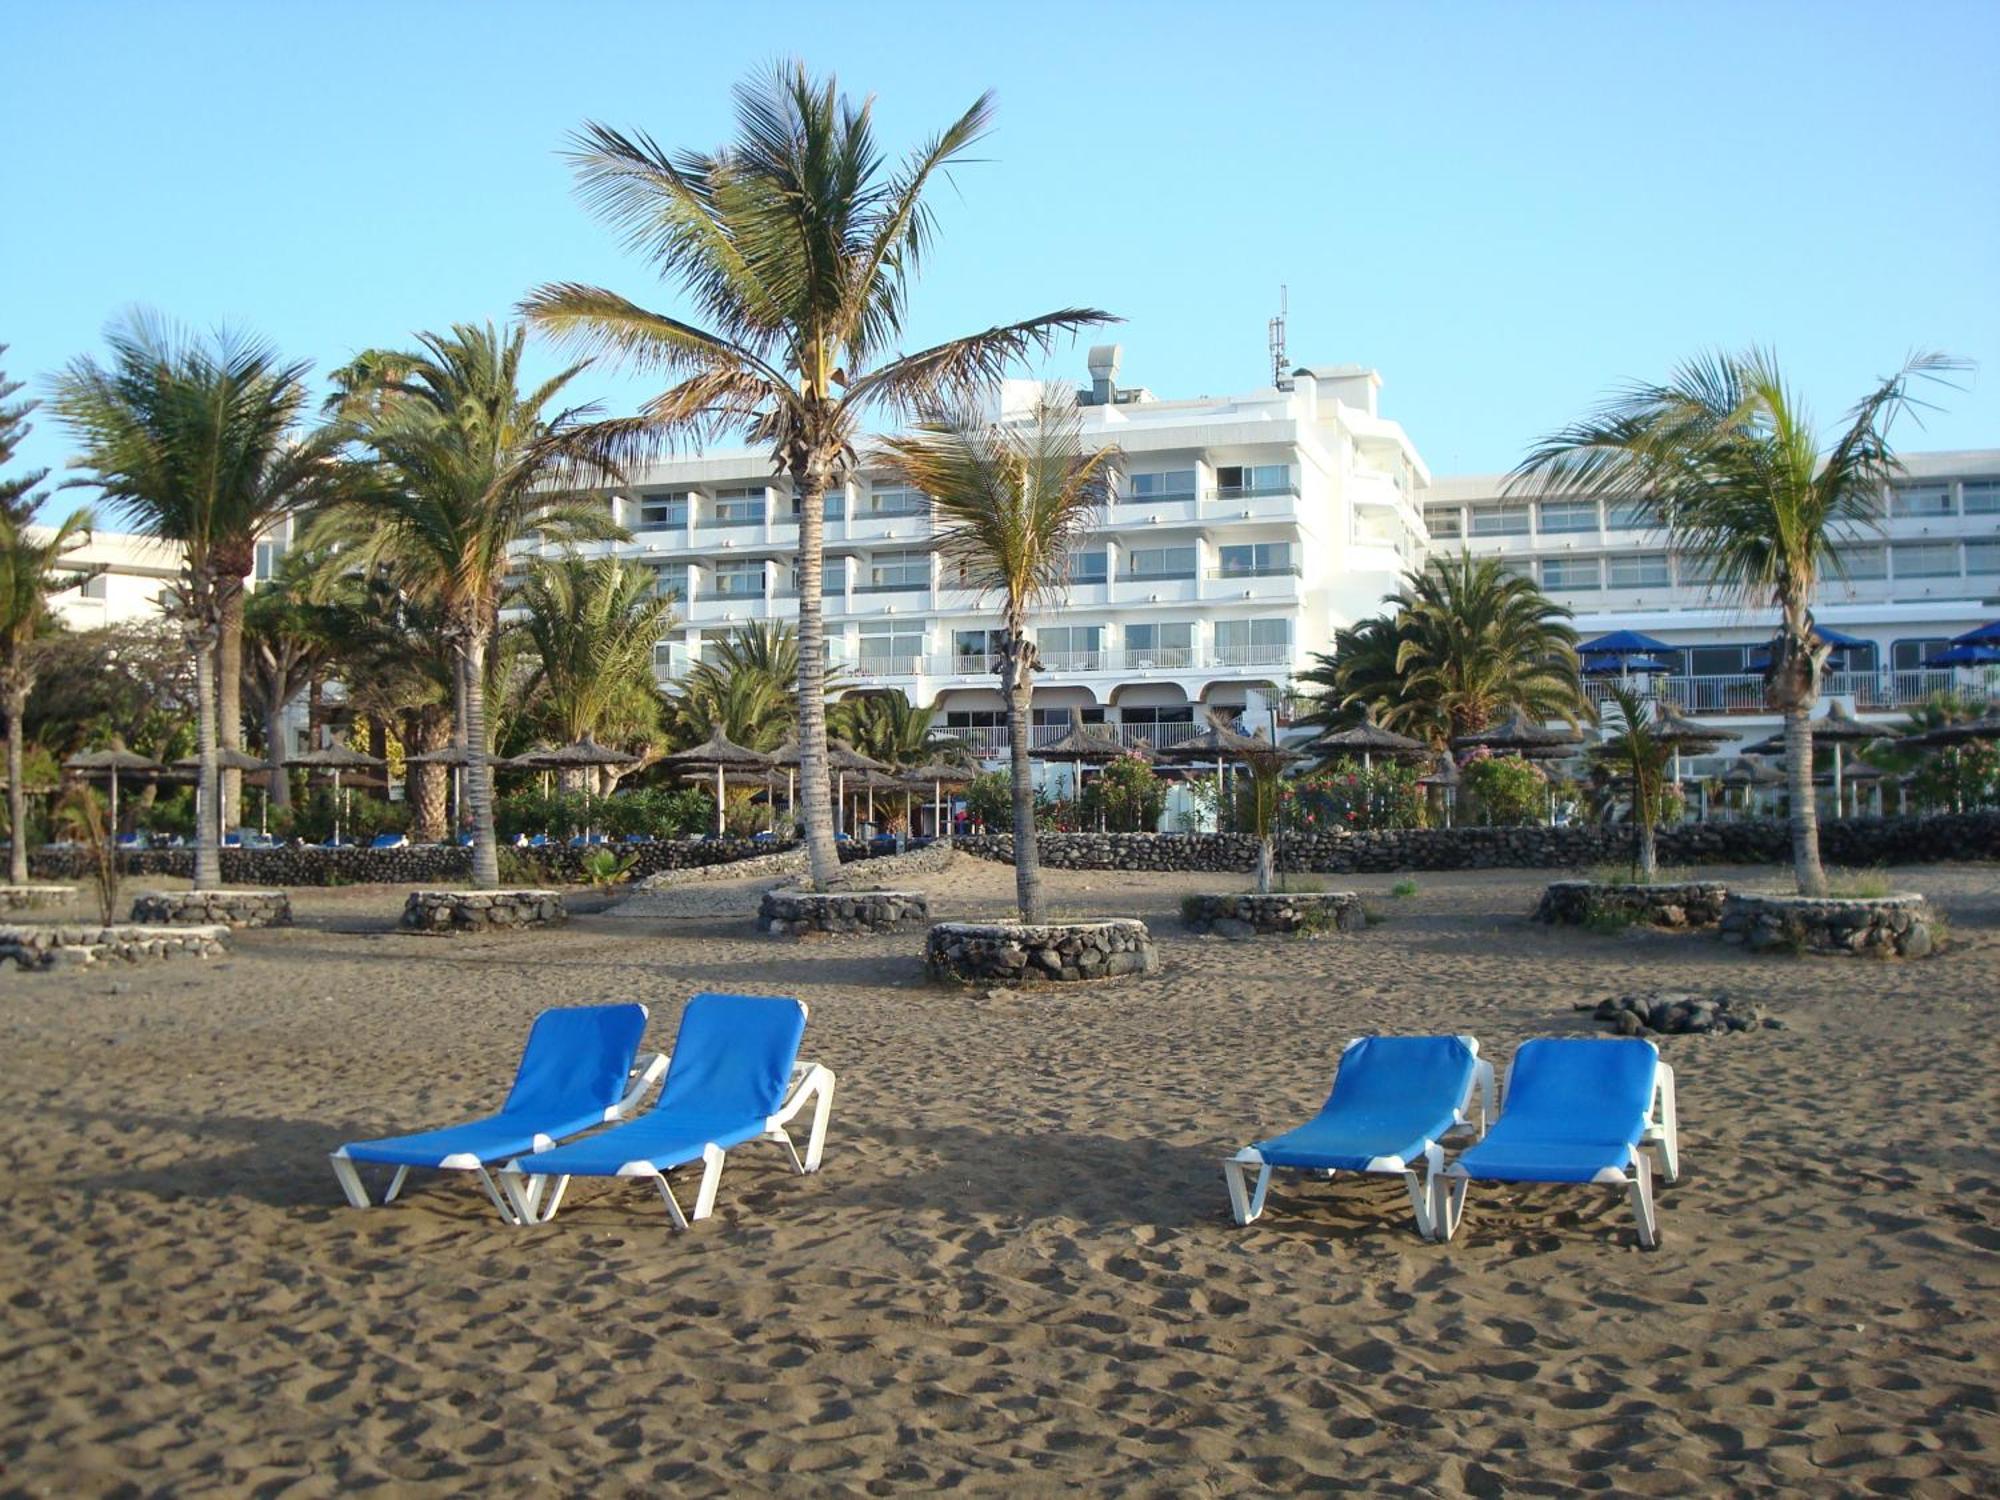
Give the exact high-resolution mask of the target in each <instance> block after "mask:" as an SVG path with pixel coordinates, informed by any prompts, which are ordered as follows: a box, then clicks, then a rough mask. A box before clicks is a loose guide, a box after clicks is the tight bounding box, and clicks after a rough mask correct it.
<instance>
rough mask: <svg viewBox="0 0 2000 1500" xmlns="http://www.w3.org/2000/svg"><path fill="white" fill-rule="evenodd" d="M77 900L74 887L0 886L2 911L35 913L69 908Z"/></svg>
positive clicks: (0, 909) (0, 907)
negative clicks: (46, 909) (50, 908)
mask: <svg viewBox="0 0 2000 1500" xmlns="http://www.w3.org/2000/svg"><path fill="white" fill-rule="evenodd" d="M75 899H76V887H75V886H73V885H0V911H34V910H36V909H38V908H40V907H45V906H67V905H69V903H70V902H72V901H74V900H75Z"/></svg>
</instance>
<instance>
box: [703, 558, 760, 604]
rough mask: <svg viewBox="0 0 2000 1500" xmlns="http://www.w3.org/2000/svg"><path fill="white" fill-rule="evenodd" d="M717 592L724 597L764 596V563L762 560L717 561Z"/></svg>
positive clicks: (757, 597) (717, 594)
mask: <svg viewBox="0 0 2000 1500" xmlns="http://www.w3.org/2000/svg"><path fill="white" fill-rule="evenodd" d="M715 592H716V596H717V597H718V598H722V599H751V598H756V599H761V598H763V597H764V564H763V563H762V561H750V562H719V563H717V564H716V565H715Z"/></svg>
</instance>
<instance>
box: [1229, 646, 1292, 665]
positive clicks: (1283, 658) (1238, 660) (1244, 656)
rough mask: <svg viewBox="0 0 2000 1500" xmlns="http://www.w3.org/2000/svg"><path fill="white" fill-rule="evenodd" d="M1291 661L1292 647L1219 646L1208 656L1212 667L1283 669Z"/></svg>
mask: <svg viewBox="0 0 2000 1500" xmlns="http://www.w3.org/2000/svg"><path fill="white" fill-rule="evenodd" d="M1291 660H1292V648H1291V647H1290V646H1228V647H1224V646H1218V647H1216V648H1215V649H1214V650H1213V651H1211V652H1209V654H1208V664H1209V665H1210V666H1211V667H1283V666H1288V665H1290V663H1291Z"/></svg>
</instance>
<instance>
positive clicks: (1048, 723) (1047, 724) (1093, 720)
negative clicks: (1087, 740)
mask: <svg viewBox="0 0 2000 1500" xmlns="http://www.w3.org/2000/svg"><path fill="white" fill-rule="evenodd" d="M1034 715H1035V728H1037V729H1047V730H1067V729H1068V728H1069V715H1070V711H1069V710H1068V709H1066V708H1038V709H1035V710H1034ZM1076 715H1077V717H1078V718H1079V719H1081V720H1083V722H1084V723H1086V724H1102V723H1103V722H1104V710H1103V709H1101V708H1079V709H1078V710H1076ZM1061 737H1062V736H1061V735H1060V734H1054V733H1051V734H1038V735H1036V736H1035V743H1036V744H1038V745H1045V744H1047V743H1048V742H1049V741H1050V740H1053V739H1060V738H1061Z"/></svg>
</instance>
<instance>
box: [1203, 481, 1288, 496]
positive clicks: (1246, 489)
mask: <svg viewBox="0 0 2000 1500" xmlns="http://www.w3.org/2000/svg"><path fill="white" fill-rule="evenodd" d="M1298 492H1299V487H1298V486H1297V485H1295V484H1292V483H1290V482H1289V481H1287V482H1286V483H1284V484H1245V485H1230V486H1226V487H1225V486H1222V485H1218V486H1216V488H1214V489H1212V490H1210V491H1209V492H1208V493H1209V498H1210V499H1212V500H1266V499H1269V498H1270V497H1271V496H1273V495H1296V494H1297V493H1298Z"/></svg>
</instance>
